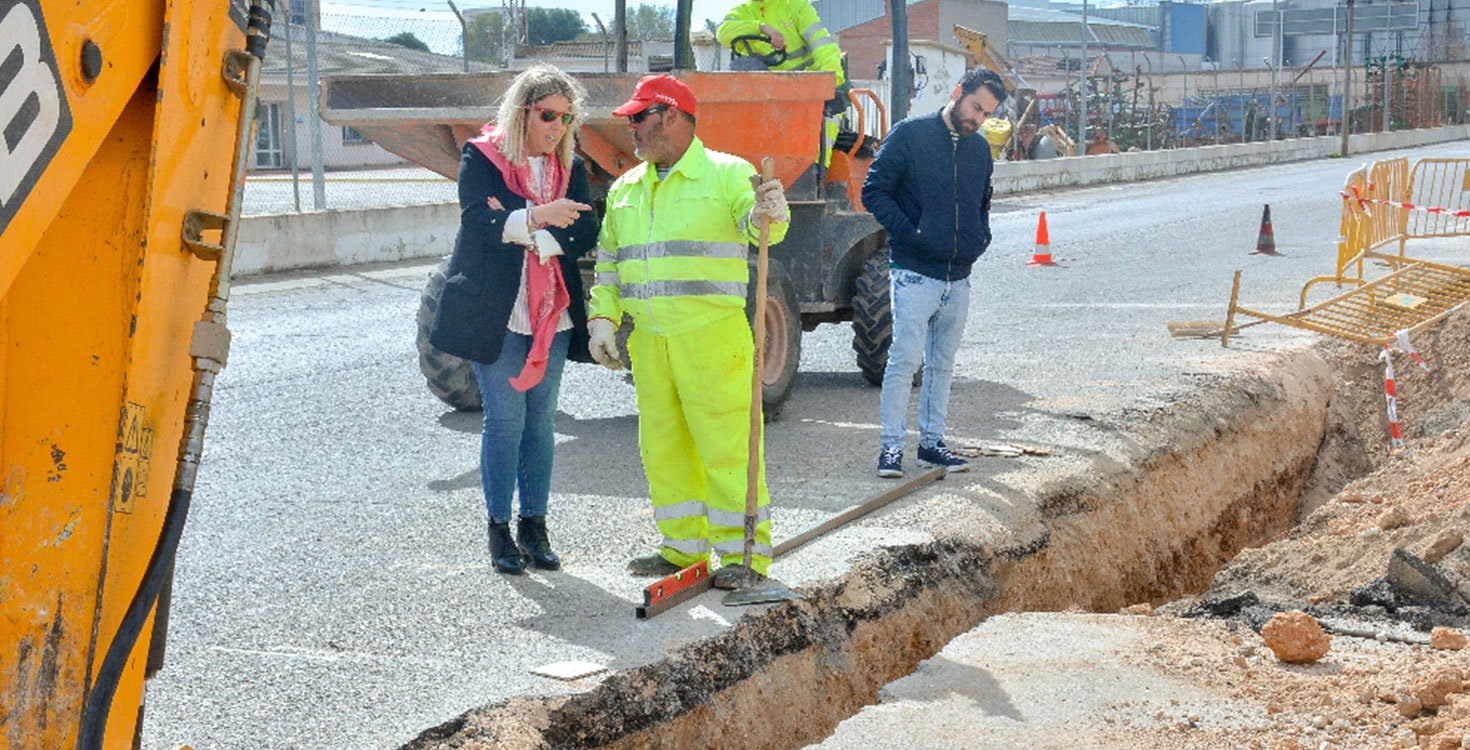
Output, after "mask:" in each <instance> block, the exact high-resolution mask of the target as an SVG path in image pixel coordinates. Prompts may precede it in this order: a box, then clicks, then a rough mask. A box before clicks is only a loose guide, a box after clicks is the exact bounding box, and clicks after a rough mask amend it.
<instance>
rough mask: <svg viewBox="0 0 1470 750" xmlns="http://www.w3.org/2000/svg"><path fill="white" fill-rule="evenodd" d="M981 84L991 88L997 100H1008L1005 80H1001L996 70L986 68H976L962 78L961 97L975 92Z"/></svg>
mask: <svg viewBox="0 0 1470 750" xmlns="http://www.w3.org/2000/svg"><path fill="white" fill-rule="evenodd" d="M981 86H984V87H985V88H987V89H990V93H991V94H994V95H995V100H996V101H997V102H1003V101H1005V100H1006V85H1005V82H1003V81H1001V80H1000V76H999V75H997V74H996V73H995V71H993V70H987V69H985V68H975V69H974V70H972V71H970V72H968V73H966V74H965V77H964V78H961V79H960V97H961V98H963V97H966V96H969V95H970V94H973V93H975V92H976V91H977V90H978V89H979V88H980V87H981Z"/></svg>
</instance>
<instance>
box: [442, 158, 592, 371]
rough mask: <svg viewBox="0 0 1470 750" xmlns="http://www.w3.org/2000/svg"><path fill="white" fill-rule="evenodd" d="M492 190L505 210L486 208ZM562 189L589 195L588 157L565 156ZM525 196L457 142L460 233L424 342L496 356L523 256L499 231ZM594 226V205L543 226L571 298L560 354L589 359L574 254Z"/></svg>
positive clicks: (489, 359) (488, 358)
mask: <svg viewBox="0 0 1470 750" xmlns="http://www.w3.org/2000/svg"><path fill="white" fill-rule="evenodd" d="M492 195H493V196H495V198H496V199H497V200H499V201H500V204H501V205H503V206H506V207H507V210H504V211H497V210H494V209H492V208H490V206H489V205H487V202H486V198H487V197H488V196H492ZM567 197H568V198H570V199H572V200H574V201H580V202H582V203H587V204H589V205H590V204H591V203H592V190H591V187H590V186H589V185H588V184H587V165H586V164H584V163H583V162H582V158H581V157H579V156H574V157H573V160H572V174H571V183H570V184H569V185H568V187H567ZM525 203H526V199H525V198H522V197H521V196H519V195H516V194H515V193H514V192H512V191H511V189H510V186H509V185H507V184H506V183H505V178H503V177H501V175H500V170H498V169H496V168H495V165H494V164H491V163H490V160H489V159H488V158H486V157H485V155H484V154H482V153H480V150H479V149H478V148H476V147H475V145H474V144H472V143H466V144H465V145H464V151H463V154H462V155H461V156H460V160H459V235H458V236H457V237H456V238H455V240H454V255H452V256H450V258H449V279H448V281H447V283H446V284H445V285H444V294H443V296H441V297H440V298H439V309H438V310H437V311H436V312H435V314H434V322H433V324H432V326H431V327H430V328H429V343H431V344H433V345H434V348H436V349H438V350H440V351H442V352H445V353H447V354H452V355H454V356H456V357H462V358H464V359H470V360H474V361H476V362H482V363H485V364H491V363H494V362H495V360H496V359H498V358H499V357H500V346H501V344H503V343H504V342H505V334H506V328H505V326H506V324H507V323H508V322H509V321H510V309H511V306H512V305H514V304H515V300H516V294H517V293H518V292H519V291H520V284H521V268H522V267H523V266H524V265H525V262H526V248H525V246H523V245H517V244H515V243H510V242H504V241H502V240H501V237H503V236H504V235H505V220H506V218H508V217H509V216H510V213H511V211H513V210H515V209H516V208H519V207H521V206H524V205H525ZM599 226H600V222H599V221H598V218H597V212H596V211H584V212H582V215H581V216H580V217H579V218H578V219H577V221H576V223H574V224H572V225H571V226H570V227H567V228H566V229H561V228H559V227H552V228H551V229H550V231H551V234H552V236H553V237H555V238H556V241H557V242H558V243H560V244H561V247H562V251H563V252H564V253H566V254H565V255H563V256H562V257H561V258H560V259H559V262H560V265H561V277H562V281H564V282H566V286H567V293H568V294H569V295H570V296H571V299H572V301H571V306H570V308H569V309H568V312H569V313H570V314H571V316H572V330H571V334H572V341H571V347H570V349H568V352H567V358H568V359H571V360H572V361H575V362H591V361H592V355H591V353H590V352H589V351H588V349H587V338H588V337H587V298H586V296H585V294H584V293H583V291H582V275H581V273H579V272H578V270H577V259H578V258H580V257H582V256H583V255H586V254H587V252H588V251H589V250H591V249H592V248H593V247H595V246H596V245H597V231H598V228H599Z"/></svg>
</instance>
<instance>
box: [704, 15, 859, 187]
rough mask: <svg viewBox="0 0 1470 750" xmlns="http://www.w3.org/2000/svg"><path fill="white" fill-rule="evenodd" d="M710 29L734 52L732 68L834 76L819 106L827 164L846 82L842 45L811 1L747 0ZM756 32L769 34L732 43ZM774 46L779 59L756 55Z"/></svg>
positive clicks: (844, 107) (843, 103)
mask: <svg viewBox="0 0 1470 750" xmlns="http://www.w3.org/2000/svg"><path fill="white" fill-rule="evenodd" d="M715 34H716V36H717V37H718V38H719V40H720V44H723V45H725V46H726V47H730V48H731V50H732V51H733V52H734V53H735V57H734V58H733V59H732V60H731V63H730V64H731V69H732V70H825V71H828V72H830V73H833V74H835V75H836V76H837V82H836V83H837V92H836V94H835V95H834V96H833V97H832V98H831V99H830V100H828V101H827V104H826V106H825V107H824V110H823V113H824V115H825V118H824V119H823V122H822V158H821V162H822V166H824V167H825V166H827V165H829V164H830V163H831V160H832V143H833V142H834V141H836V140H837V116H838V115H840V114H842V113H843V112H846V111H847V104H848V101H847V91H848V84H847V76H846V74H844V73H843V72H842V50H841V49H839V48H838V47H837V39H836V38H835V37H833V36H832V32H830V31H827V28H826V27H825V26H823V25H822V19H821V18H819V17H817V11H816V10H814V9H813V8H812V4H811V3H809V2H807V0H750V2H745V3H741V4H739V5H737V6H735V7H733V8H731V9H730V12H729V13H726V14H725V20H724V21H722V22H721V23H720V28H719V29H718V30H717V31H716V32H715ZM761 34H763V35H765V36H768V37H770V39H771V42H770V44H766V43H765V42H758V41H750V42H748V43H747V42H746V41H740V42H738V43H735V40H736V38H737V37H742V36H753V35H761ZM732 43H734V44H733V46H732ZM776 50H785V51H786V59H785V61H783V62H781V63H778V64H775V65H769V66H768V65H766V63H765V62H763V61H762V60H761V58H764V57H766V56H768V55H770V54H771V53H773V52H775V51H776Z"/></svg>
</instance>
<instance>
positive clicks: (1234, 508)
mask: <svg viewBox="0 0 1470 750" xmlns="http://www.w3.org/2000/svg"><path fill="white" fill-rule="evenodd" d="M1467 342H1470V314H1460V315H1458V316H1455V317H1452V318H1450V319H1448V320H1447V321H1446V322H1445V323H1444V324H1442V325H1441V326H1439V327H1438V328H1437V329H1435V330H1434V331H1433V332H1429V333H1426V334H1424V335H1423V336H1421V337H1416V340H1415V341H1414V344H1415V345H1416V346H1418V347H1419V349H1420V351H1421V353H1422V354H1423V356H1424V358H1425V360H1426V361H1428V362H1429V363H1430V365H1431V367H1432V368H1433V369H1432V370H1429V371H1425V370H1421V369H1420V368H1418V367H1417V366H1414V365H1413V364H1412V363H1411V361H1410V360H1409V359H1408V358H1407V357H1406V356H1404V355H1399V354H1395V355H1394V364H1395V366H1396V369H1397V374H1398V392H1399V394H1400V397H1399V404H1398V405H1399V409H1398V413H1399V417H1400V419H1401V421H1402V423H1403V425H1404V427H1405V433H1406V436H1407V438H1408V441H1407V447H1406V449H1405V450H1404V451H1402V452H1399V453H1396V454H1390V453H1389V451H1388V445H1389V432H1388V425H1387V420H1386V419H1385V417H1384V399H1383V392H1384V384H1383V376H1382V365H1381V363H1380V362H1379V361H1378V359H1377V357H1376V356H1375V355H1376V352H1373V351H1369V350H1367V349H1366V348H1365V347H1362V346H1350V345H1345V344H1337V343H1331V342H1329V343H1326V344H1323V345H1322V346H1321V347H1320V348H1319V350H1318V353H1317V354H1316V355H1311V356H1307V357H1302V358H1299V359H1297V360H1280V361H1277V362H1275V363H1274V364H1276V365H1284V366H1283V367H1279V368H1278V369H1276V370H1270V369H1269V368H1267V369H1265V370H1262V371H1260V372H1259V373H1257V374H1255V375H1251V374H1244V375H1242V376H1241V377H1240V378H1238V379H1236V380H1235V381H1234V382H1233V383H1232V385H1233V386H1235V390H1234V391H1232V392H1229V393H1219V394H1215V395H1213V396H1212V397H1210V398H1211V399H1213V400H1209V399H1205V400H1203V401H1204V402H1203V405H1202V404H1200V403H1196V404H1192V406H1194V407H1198V408H1195V409H1192V410H1188V413H1182V412H1181V414H1162V415H1159V416H1158V417H1157V421H1158V424H1155V425H1151V426H1152V427H1155V428H1156V429H1155V430H1152V431H1149V432H1152V433H1153V434H1156V435H1157V436H1158V437H1157V440H1156V442H1146V441H1145V440H1144V439H1140V442H1139V448H1138V452H1137V454H1136V455H1132V456H1128V457H1127V458H1128V460H1127V461H1123V462H1115V463H1114V464H1111V465H1109V464H1104V463H1099V464H1097V467H1096V468H1097V471H1096V472H1094V473H1092V474H1090V475H1088V476H1087V477H1084V478H1082V479H1079V480H1077V481H1076V483H1074V484H1067V483H1062V484H1060V485H1057V486H1051V487H1045V488H1042V489H1041V490H1040V491H1038V493H1037V494H1038V497H1039V502H1038V504H1037V507H1036V512H1035V515H1033V516H1029V517H1026V518H1021V519H1019V521H1018V524H1017V525H1016V528H1008V529H1007V531H1008V532H1009V533H1010V534H1011V535H1012V539H1013V543H1011V544H1008V545H1003V546H995V547H991V546H988V545H987V548H982V547H981V546H979V545H977V544H975V543H974V542H973V541H971V540H968V539H966V538H965V537H964V536H963V535H957V536H955V537H952V538H942V539H940V540H939V541H936V542H931V543H928V544H923V545H914V546H907V547H895V548H889V549H885V550H881V551H878V552H875V553H873V554H872V555H870V556H868V557H866V558H864V559H863V560H862V561H860V563H859V564H858V565H857V566H855V568H854V569H853V570H852V571H851V572H849V573H848V574H847V575H845V576H844V577H843V578H842V579H840V580H839V581H836V582H833V583H832V584H830V585H823V586H820V587H811V588H808V589H804V591H803V593H804V594H805V596H806V598H805V599H804V600H801V601H797V602H787V603H785V604H782V605H778V606H776V607H773V608H771V609H769V610H767V611H766V612H763V613H760V614H759V615H755V616H751V617H745V618H742V619H741V620H740V622H739V623H738V624H737V626H736V627H735V628H732V629H731V630H730V631H729V632H728V633H726V634H724V635H721V636H720V637H718V638H714V639H709V640H706V641H702V642H699V643H695V644H691V645H689V646H685V647H683V648H681V649H678V650H677V651H676V652H674V653H672V654H670V656H669V657H668V658H667V659H665V660H663V661H660V662H658V663H655V664H651V665H648V666H646V667H642V668H638V669H633V670H628V671H626V672H622V673H618V674H616V675H613V676H611V677H609V678H608V679H607V680H605V681H604V682H603V683H602V684H601V685H599V686H598V688H596V689H595V690H593V691H591V692H588V693H584V694H579V695H574V696H570V697H559V698H549V699H533V700H515V701H510V702H508V703H500V704H496V705H491V706H486V707H485V708H483V709H480V710H476V711H471V712H469V713H467V714H465V715H463V716H461V717H460V718H458V719H456V720H455V721H452V722H449V723H447V724H445V725H443V726H440V727H437V728H435V729H432V730H429V731H428V732H425V733H424V734H423V735H421V736H420V737H419V738H417V739H416V740H415V741H414V742H412V743H410V745H409V747H412V748H430V747H434V748H439V747H455V748H489V747H625V748H643V747H649V748H652V747H698V746H715V745H730V746H735V745H739V746H744V747H771V748H776V747H800V746H802V745H805V744H807V743H810V742H817V741H820V740H821V739H822V738H823V737H825V736H827V733H828V732H830V730H831V728H832V727H834V726H835V725H836V723H837V722H839V721H841V720H842V719H843V718H844V717H846V716H848V715H851V714H852V713H853V712H854V711H856V710H857V709H858V708H859V707H861V706H862V705H864V704H870V703H872V702H874V701H875V700H876V699H877V694H878V689H879V688H880V687H881V686H882V685H884V684H885V683H886V682H888V681H891V680H893V679H896V678H897V677H900V676H902V675H905V674H908V673H909V672H911V671H912V670H913V668H914V667H915V666H916V665H917V663H918V662H919V661H920V660H923V659H925V658H927V657H929V656H931V655H933V654H934V653H935V652H936V651H937V650H938V649H939V648H940V647H941V646H943V645H944V644H945V643H946V642H948V641H949V639H951V638H953V637H955V636H957V635H959V634H960V633H963V632H965V631H966V630H968V629H970V628H971V627H973V626H974V625H975V624H976V623H978V622H980V621H981V620H983V619H984V617H986V616H988V615H990V614H994V613H997V612H1000V611H1016V610H1026V609H1063V608H1068V607H1073V608H1077V609H1080V610H1091V611H1114V610H1117V609H1119V608H1121V607H1123V605H1125V604H1128V603H1129V602H1139V603H1138V604H1134V605H1133V606H1130V607H1126V608H1124V612H1126V613H1129V614H1133V615H1136V617H1131V618H1115V619H1118V620H1120V621H1122V620H1126V621H1129V622H1131V623H1133V624H1132V627H1139V626H1140V623H1141V627H1144V628H1146V629H1147V630H1148V631H1149V633H1150V637H1149V638H1144V639H1139V640H1137V641H1136V645H1135V646H1130V647H1127V648H1125V649H1124V652H1123V653H1122V654H1121V655H1120V658H1122V659H1124V660H1127V661H1129V662H1131V663H1135V664H1138V665H1140V666H1145V667H1147V668H1148V669H1149V671H1150V672H1152V673H1155V674H1160V675H1163V676H1165V677H1167V678H1170V679H1172V680H1176V681H1177V680H1186V681H1189V682H1191V683H1192V684H1195V685H1197V686H1199V687H1201V688H1204V689H1207V690H1210V691H1213V692H1216V693H1219V694H1220V695H1222V696H1228V700H1224V701H1222V705H1221V706H1220V707H1219V709H1218V712H1217V713H1218V714H1219V715H1212V716H1208V717H1206V716H1195V715H1192V714H1190V713H1189V712H1187V711H1183V710H1181V711H1177V712H1173V711H1169V710H1167V709H1161V710H1154V708H1153V707H1150V711H1149V712H1148V713H1146V714H1144V713H1142V712H1141V711H1139V710H1137V709H1136V707H1130V706H1128V705H1118V706H1115V707H1113V708H1114V710H1115V715H1112V716H1106V715H1105V716H1103V717H1102V720H1103V721H1104V722H1105V724H1106V727H1105V728H1102V729H1100V730H1099V731H1098V732H1097V734H1096V735H1095V736H1094V737H1093V738H1092V740H1095V741H1089V742H1087V743H1084V744H1085V745H1087V746H1094V747H1100V748H1132V747H1168V748H1223V747H1232V748H1233V747H1259V748H1308V747H1310V748H1313V749H1314V750H1322V749H1323V748H1379V747H1408V746H1419V747H1425V748H1436V749H1438V748H1449V747H1460V746H1461V744H1460V743H1461V742H1462V739H1463V737H1464V736H1465V735H1470V699H1463V698H1462V697H1461V696H1462V693H1459V692H1457V691H1455V690H1450V689H1449V688H1444V689H1443V690H1441V692H1449V693H1450V694H1449V696H1448V698H1447V702H1446V703H1445V705H1443V706H1441V707H1438V708H1437V710H1435V709H1428V710H1426V709H1422V708H1418V707H1413V706H1411V705H1410V702H1409V701H1407V699H1406V698H1405V696H1412V695H1414V694H1416V693H1422V692H1423V691H1424V690H1426V689H1428V688H1426V687H1425V685H1426V681H1427V680H1429V679H1430V678H1431V677H1432V676H1433V675H1435V674H1436V672H1439V673H1440V676H1441V682H1442V683H1443V684H1442V687H1443V685H1448V684H1450V683H1454V685H1455V687H1462V686H1463V685H1464V684H1465V682H1466V680H1467V678H1470V656H1467V652H1465V651H1459V650H1444V649H1437V648H1431V647H1430V646H1428V645H1427V644H1428V642H1429V632H1430V630H1431V629H1433V628H1435V627H1448V628H1451V629H1454V630H1465V629H1467V628H1470V598H1467V597H1470V545H1465V544H1461V543H1458V542H1455V535H1456V534H1458V535H1460V538H1461V539H1463V538H1464V537H1470V423H1467V417H1470V345H1467ZM1257 364H1259V363H1257ZM1268 364H1272V363H1268ZM1329 373H1330V374H1329ZM1328 389H1330V392H1331V398H1330V399H1329V400H1328V402H1327V404H1326V406H1325V408H1324V407H1323V405H1322V402H1323V399H1324V397H1325V394H1326V393H1327V391H1328ZM1191 420H1193V422H1192V423H1191ZM1355 477H1358V478H1356V479H1354V478H1355ZM1298 499H1299V502H1297V501H1298ZM1298 511H1299V512H1298ZM1294 516H1295V517H1296V518H1298V519H1299V521H1300V522H1299V523H1298V524H1297V525H1296V526H1295V527H1294V528H1291V529H1290V530H1288V529H1287V527H1288V526H1290V522H1291V520H1292V518H1293V517H1294ZM1022 527H1027V528H1029V529H1030V530H1029V531H1019V529H1021V528H1022ZM1282 533H1285V536H1284V538H1280V539H1279V540H1278V541H1275V542H1271V543H1269V544H1265V545H1264V546H1259V547H1255V548H1251V549H1245V550H1244V551H1241V548H1242V547H1244V546H1246V545H1254V544H1261V543H1262V542H1263V541H1265V540H1266V539H1268V538H1275V537H1279V536H1280V535H1281V534H1282ZM992 542H994V540H992ZM1237 552H1239V554H1238V555H1237V554H1236V553H1237ZM1226 561H1228V563H1227V562H1226ZM1391 562H1392V564H1391ZM1222 564H1224V568H1223V569H1220V571H1219V573H1218V574H1216V575H1215V576H1214V579H1213V583H1211V584H1209V590H1208V591H1207V592H1206V593H1205V594H1204V595H1202V596H1199V597H1192V598H1188V599H1181V600H1174V599H1175V597H1178V596H1180V595H1182V594H1186V593H1188V592H1190V591H1198V590H1200V589H1201V588H1204V587H1205V585H1206V582H1207V581H1208V580H1209V576H1210V571H1214V570H1216V569H1219V568H1220V566H1221V565H1222ZM1395 571H1396V572H1395ZM1406 571H1407V572H1406ZM1426 587H1428V588H1426ZM1436 587H1438V588H1436ZM1431 589H1432V590H1431ZM1462 592H1463V594H1462ZM1170 600H1174V601H1170ZM1161 602H1169V603H1167V604H1163V605H1162V606H1158V605H1160V603H1161ZM1296 609H1301V610H1305V611H1306V612H1308V613H1309V614H1312V615H1313V616H1314V617H1316V618H1317V619H1318V620H1319V621H1320V622H1321V623H1322V624H1323V625H1324V626H1325V627H1326V628H1327V630H1328V632H1329V633H1332V634H1333V638H1332V643H1331V647H1330V650H1329V651H1328V653H1327V654H1326V655H1325V656H1324V657H1322V658H1321V659H1320V660H1318V661H1317V662H1315V663H1312V664H1308V665H1294V664H1285V663H1282V662H1280V661H1278V660H1277V659H1276V657H1275V656H1274V655H1273V654H1272V652H1271V651H1270V650H1269V649H1268V648H1266V647H1264V645H1263V643H1262V640H1261V637H1260V636H1259V635H1258V632H1259V630H1260V628H1261V627H1262V626H1263V625H1264V624H1265V623H1266V621H1267V620H1269V618H1270V617H1271V616H1272V615H1273V614H1275V613H1276V612H1280V611H1287V610H1296ZM1084 617H1085V616H1084ZM1446 670H1454V671H1453V672H1450V671H1446ZM1431 692H1432V691H1431ZM1431 702H1432V701H1431ZM1123 703H1124V704H1126V703H1127V702H1126V701H1123ZM777 705H779V706H780V710H777V711H773V710H771V707H772V706H777ZM1410 708H1414V710H1412V711H1411V710H1409V709H1410ZM752 712H758V715H760V716H761V717H762V719H761V721H759V722H752V721H749V720H748V719H747V718H746V717H749V716H751V715H757V714H753V713H752ZM1232 712H1239V715H1238V716H1233V715H1232ZM1037 746H1041V745H1037Z"/></svg>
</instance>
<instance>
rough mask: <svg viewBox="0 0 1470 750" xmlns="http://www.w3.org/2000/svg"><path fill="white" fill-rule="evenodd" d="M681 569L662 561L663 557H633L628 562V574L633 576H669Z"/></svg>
mask: <svg viewBox="0 0 1470 750" xmlns="http://www.w3.org/2000/svg"><path fill="white" fill-rule="evenodd" d="M681 570H683V568H681V567H679V566H677V565H675V564H673V563H671V562H669V561H668V560H665V559H664V556H663V555H649V556H647V557H635V558H633V559H632V560H631V561H629V562H628V572H629V573H632V574H633V575H635V576H659V577H663V576H671V575H673V574H675V573H678V572H679V571H681Z"/></svg>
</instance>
